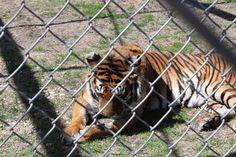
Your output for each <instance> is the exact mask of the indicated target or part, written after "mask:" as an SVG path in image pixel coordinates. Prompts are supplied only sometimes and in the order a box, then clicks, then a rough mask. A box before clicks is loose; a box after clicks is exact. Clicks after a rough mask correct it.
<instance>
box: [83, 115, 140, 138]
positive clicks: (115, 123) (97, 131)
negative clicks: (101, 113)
mask: <svg viewBox="0 0 236 157" xmlns="http://www.w3.org/2000/svg"><path fill="white" fill-rule="evenodd" d="M130 117H131V115H130V114H129V113H127V114H126V117H123V118H121V119H116V120H114V119H109V118H103V119H99V120H98V122H97V123H96V124H94V125H93V126H92V127H89V126H88V127H87V128H88V129H87V128H85V129H83V130H81V131H80V135H81V136H82V137H81V138H80V139H79V142H86V141H88V140H91V139H96V138H101V137H104V136H107V135H112V133H111V132H114V133H116V132H117V131H119V130H120V129H121V128H122V127H123V126H124V125H125V124H126V122H127V121H128V120H129V118H130ZM136 121H137V119H136V118H133V119H132V120H131V121H130V122H129V123H128V124H127V125H126V126H125V128H124V129H127V128H129V127H131V126H132V125H133V124H135V123H136Z"/></svg>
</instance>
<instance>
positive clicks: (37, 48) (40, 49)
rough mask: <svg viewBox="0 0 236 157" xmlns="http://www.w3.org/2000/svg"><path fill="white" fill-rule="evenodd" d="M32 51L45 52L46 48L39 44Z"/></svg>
mask: <svg viewBox="0 0 236 157" xmlns="http://www.w3.org/2000/svg"><path fill="white" fill-rule="evenodd" d="M32 51H35V52H44V51H45V49H44V48H43V47H41V46H37V47H34V48H33V50H32Z"/></svg>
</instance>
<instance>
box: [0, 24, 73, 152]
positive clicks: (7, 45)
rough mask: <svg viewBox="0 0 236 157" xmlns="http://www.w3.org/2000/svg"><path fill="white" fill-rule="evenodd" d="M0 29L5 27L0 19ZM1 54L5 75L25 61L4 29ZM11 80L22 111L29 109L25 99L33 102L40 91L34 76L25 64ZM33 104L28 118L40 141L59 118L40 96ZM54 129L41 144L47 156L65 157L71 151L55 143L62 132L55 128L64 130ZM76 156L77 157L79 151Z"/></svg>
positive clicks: (61, 126)
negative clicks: (21, 105)
mask: <svg viewBox="0 0 236 157" xmlns="http://www.w3.org/2000/svg"><path fill="white" fill-rule="evenodd" d="M0 26H4V23H3V22H2V21H1V19H0ZM0 54H1V57H2V58H3V60H4V62H5V64H6V68H7V72H8V74H11V73H12V72H14V70H15V69H16V68H17V67H18V66H19V65H20V64H21V63H22V62H23V60H24V56H23V55H22V54H21V52H20V48H19V47H18V45H17V43H16V42H15V41H14V39H13V38H12V35H11V34H10V32H9V31H8V30H7V29H5V30H4V36H3V37H2V38H1V39H0ZM11 79H12V80H13V82H14V85H13V86H15V88H16V89H17V91H18V94H19V97H20V99H21V101H22V103H23V104H24V107H25V110H27V109H28V108H29V105H30V104H29V100H27V98H32V97H33V96H34V95H35V94H36V93H37V92H39V90H40V85H39V83H38V81H37V79H36V78H35V77H34V72H33V71H32V70H31V68H30V67H29V66H28V65H27V64H24V66H23V67H22V68H21V69H20V70H19V71H18V72H17V73H16V74H15V75H14V76H13V78H11ZM21 93H22V94H21ZM25 96H26V97H27V98H26V97H25ZM39 97H40V98H39ZM33 104H34V108H32V109H31V110H30V112H29V113H28V116H29V117H30V118H31V121H32V124H33V125H34V128H35V130H36V131H37V134H38V137H39V139H42V138H43V137H44V136H45V135H46V134H47V133H48V131H49V130H50V129H51V128H52V126H53V125H52V124H51V123H52V120H53V119H55V118H56V117H57V116H58V115H57V113H56V111H55V109H54V107H53V106H52V104H51V103H50V101H49V100H48V99H47V97H46V96H45V95H44V94H43V92H42V93H41V94H40V95H39V96H38V98H36V99H35V100H34V101H33ZM46 115H47V116H46ZM56 125H57V128H55V129H54V130H53V131H52V132H51V133H50V135H49V136H47V138H46V139H45V140H43V141H42V145H43V146H44V148H45V150H46V153H47V156H50V157H54V156H55V157H56V156H57V157H58V156H66V155H67V154H68V152H69V151H70V150H71V149H69V148H65V147H64V146H62V145H61V143H60V141H59V140H58V137H59V135H60V134H61V131H60V130H59V129H58V128H63V124H62V123H61V122H60V121H57V123H56ZM75 152H76V151H75ZM76 153H78V151H77V152H76Z"/></svg>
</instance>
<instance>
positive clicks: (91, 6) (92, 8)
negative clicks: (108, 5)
mask: <svg viewBox="0 0 236 157" xmlns="http://www.w3.org/2000/svg"><path fill="white" fill-rule="evenodd" d="M103 5H104V4H103V3H97V2H94V3H92V2H77V3H75V6H76V7H77V8H78V9H79V10H81V11H82V12H83V13H84V14H85V15H87V16H88V17H90V18H91V17H93V16H94V15H96V14H97V12H98V11H99V10H100V9H101V8H102V7H103ZM107 15H108V12H107V11H106V9H105V10H104V11H102V12H101V14H100V15H99V16H98V17H104V16H107Z"/></svg>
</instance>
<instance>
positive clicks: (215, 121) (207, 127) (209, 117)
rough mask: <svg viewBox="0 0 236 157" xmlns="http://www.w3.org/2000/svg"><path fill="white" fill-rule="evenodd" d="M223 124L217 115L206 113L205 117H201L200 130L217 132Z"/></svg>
mask: <svg viewBox="0 0 236 157" xmlns="http://www.w3.org/2000/svg"><path fill="white" fill-rule="evenodd" d="M220 123H221V118H220V116H219V115H218V114H216V113H209V112H206V113H205V114H204V115H203V116H201V117H199V121H198V130H199V131H211V130H215V129H216V128H217V127H218V126H219V125H220Z"/></svg>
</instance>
